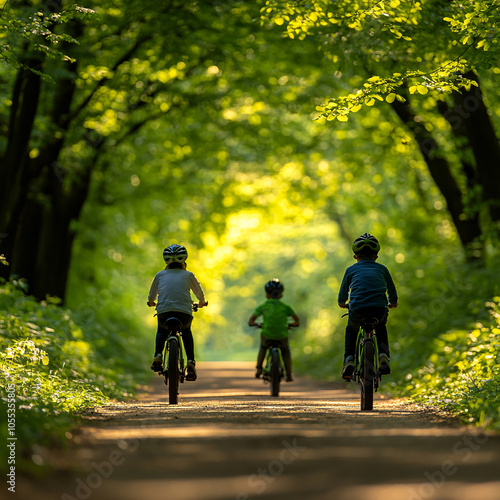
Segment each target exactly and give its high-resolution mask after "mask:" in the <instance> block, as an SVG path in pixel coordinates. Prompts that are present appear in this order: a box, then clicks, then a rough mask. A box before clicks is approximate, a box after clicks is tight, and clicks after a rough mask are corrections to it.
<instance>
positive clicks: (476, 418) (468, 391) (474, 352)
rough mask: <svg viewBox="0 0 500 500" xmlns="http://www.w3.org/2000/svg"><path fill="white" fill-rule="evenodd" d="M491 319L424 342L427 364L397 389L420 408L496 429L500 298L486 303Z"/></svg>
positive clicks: (499, 400) (499, 401) (499, 382)
mask: <svg viewBox="0 0 500 500" xmlns="http://www.w3.org/2000/svg"><path fill="white" fill-rule="evenodd" d="M486 306H487V307H488V308H489V313H490V318H489V321H488V320H487V321H483V322H482V323H477V325H476V328H475V329H474V330H472V331H468V330H449V331H447V332H445V333H442V334H440V335H439V336H437V337H436V338H435V339H433V340H432V341H431V342H429V343H428V348H429V353H430V354H429V356H428V357H427V360H426V363H425V365H424V366H423V367H422V368H420V369H418V370H411V371H409V372H408V374H407V375H406V377H405V380H404V381H401V382H400V384H399V386H398V387H397V390H398V392H399V393H400V394H402V395H405V396H409V397H411V398H412V399H414V400H415V401H417V402H419V403H422V404H424V405H431V406H436V407H440V408H444V409H446V410H449V411H450V412H452V413H453V414H455V415H458V416H459V417H460V418H461V419H462V421H463V422H464V423H471V424H476V425H483V426H487V427H490V428H493V429H497V430H498V429H500V418H499V415H500V398H499V395H500V369H499V364H500V350H499V347H500V297H495V298H494V299H493V301H491V302H487V303H486Z"/></svg>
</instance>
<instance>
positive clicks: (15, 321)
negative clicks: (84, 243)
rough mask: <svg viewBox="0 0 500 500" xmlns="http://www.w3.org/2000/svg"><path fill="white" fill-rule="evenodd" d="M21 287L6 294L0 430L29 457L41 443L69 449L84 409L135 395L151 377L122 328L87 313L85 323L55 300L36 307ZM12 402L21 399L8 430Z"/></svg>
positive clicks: (0, 311)
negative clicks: (70, 436) (67, 444)
mask: <svg viewBox="0 0 500 500" xmlns="http://www.w3.org/2000/svg"><path fill="white" fill-rule="evenodd" d="M21 288H22V283H18V282H12V283H5V284H3V285H2V286H1V287H0V336H1V339H0V347H1V349H0V394H1V398H2V404H3V406H4V408H2V410H1V415H0V424H1V427H2V435H3V436H4V438H7V436H8V434H7V433H8V432H10V431H13V434H12V435H13V436H15V437H16V438H17V443H18V449H20V450H21V451H22V453H23V454H24V455H26V456H30V453H29V450H30V447H32V446H33V445H35V444H36V445H44V444H49V443H50V444H54V443H62V442H64V439H65V433H66V432H67V431H68V429H69V428H70V427H72V426H74V425H75V424H76V423H77V422H78V418H79V415H81V413H82V412H83V411H84V410H87V409H89V408H94V407H96V406H99V405H103V404H105V403H107V402H108V401H109V399H110V398H113V399H124V398H127V397H129V396H131V395H132V394H133V392H134V389H135V387H136V386H137V384H138V382H142V381H144V375H141V371H142V373H144V372H145V370H143V367H144V364H141V363H138V360H137V358H138V352H141V349H139V350H138V349H137V346H134V348H133V349H132V348H131V345H130V342H131V340H133V341H134V342H135V340H136V339H135V338H134V339H131V337H130V336H126V335H125V336H124V335H123V334H122V333H121V332H123V331H126V330H125V326H124V325H120V324H119V323H118V322H116V321H111V320H110V321H108V322H103V321H101V320H98V319H97V317H96V316H92V315H88V311H87V314H86V315H85V316H79V313H78V312H73V311H70V310H67V309H64V308H62V307H61V306H60V305H58V304H57V300H47V301H44V302H41V303H40V302H37V301H35V300H34V299H33V298H32V297H29V296H26V295H25V294H24V293H23V291H22V290H21ZM134 367H136V368H134ZM8 396H11V398H10V400H12V398H14V399H15V427H13V426H12V423H11V425H10V427H9V426H8V425H7V408H6V406H7V405H6V403H7V402H8V401H9V399H8ZM9 416H12V413H9ZM5 441H6V439H5ZM4 448H5V447H4ZM2 453H5V451H2ZM2 463H4V464H5V463H6V461H5V460H2Z"/></svg>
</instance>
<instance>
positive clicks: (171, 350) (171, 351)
mask: <svg viewBox="0 0 500 500" xmlns="http://www.w3.org/2000/svg"><path fill="white" fill-rule="evenodd" d="M178 362H179V344H178V342H177V339H175V338H173V339H170V340H169V343H168V402H169V403H170V404H171V405H176V404H177V397H178V394H179V369H178Z"/></svg>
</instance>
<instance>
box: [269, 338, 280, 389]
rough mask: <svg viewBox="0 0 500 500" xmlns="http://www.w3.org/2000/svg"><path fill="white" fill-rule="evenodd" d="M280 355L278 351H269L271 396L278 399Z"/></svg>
mask: <svg viewBox="0 0 500 500" xmlns="http://www.w3.org/2000/svg"><path fill="white" fill-rule="evenodd" d="M280 366H281V361H280V353H279V351H278V349H276V348H275V349H273V350H272V351H271V396H274V397H278V396H279V394H280V378H281V377H280Z"/></svg>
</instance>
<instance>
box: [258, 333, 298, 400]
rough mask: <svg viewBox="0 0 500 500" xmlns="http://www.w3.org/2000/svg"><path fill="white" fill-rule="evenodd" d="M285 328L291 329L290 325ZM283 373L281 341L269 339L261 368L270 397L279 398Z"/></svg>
mask: <svg viewBox="0 0 500 500" xmlns="http://www.w3.org/2000/svg"><path fill="white" fill-rule="evenodd" d="M255 326H256V327H257V328H262V325H255ZM287 328H288V329H289V330H290V329H291V328H293V327H292V326H291V325H287ZM284 373H285V370H284V362H283V356H282V355H281V341H280V340H272V339H269V340H268V348H267V352H266V357H265V361H264V365H263V367H262V379H263V380H264V383H265V384H266V383H269V384H270V389H271V396H273V397H278V396H279V394H280V383H281V380H282V379H283V377H284Z"/></svg>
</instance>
